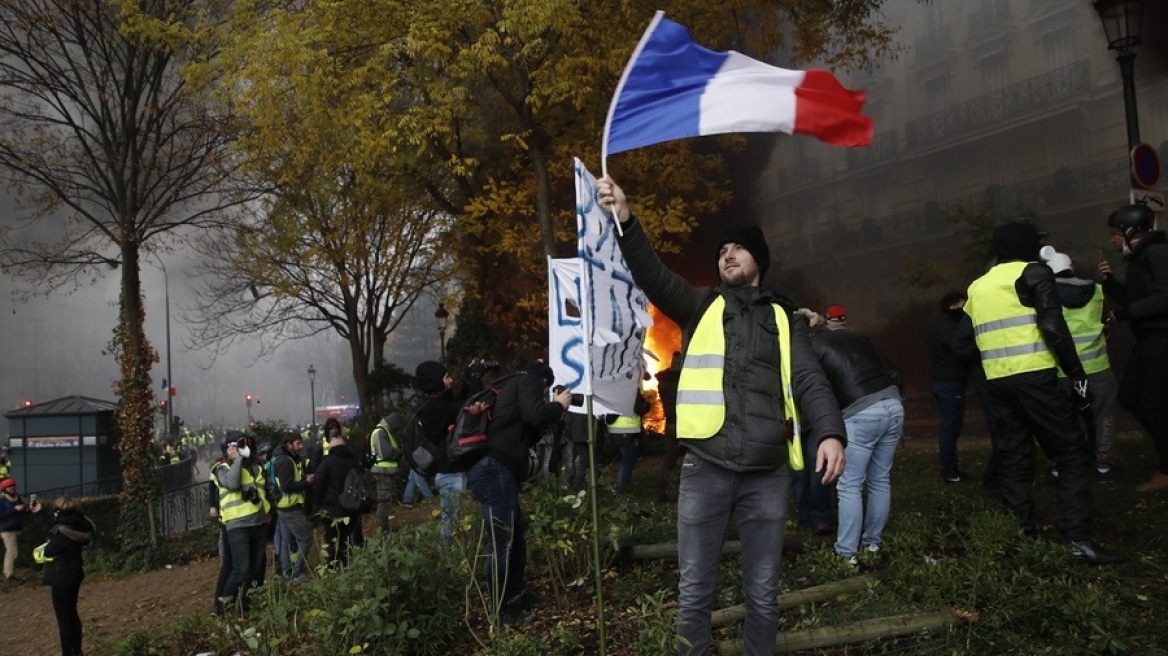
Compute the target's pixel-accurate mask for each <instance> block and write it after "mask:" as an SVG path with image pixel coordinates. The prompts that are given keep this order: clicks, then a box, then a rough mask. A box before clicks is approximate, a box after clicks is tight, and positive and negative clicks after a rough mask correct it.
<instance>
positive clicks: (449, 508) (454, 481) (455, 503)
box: [434, 472, 466, 540]
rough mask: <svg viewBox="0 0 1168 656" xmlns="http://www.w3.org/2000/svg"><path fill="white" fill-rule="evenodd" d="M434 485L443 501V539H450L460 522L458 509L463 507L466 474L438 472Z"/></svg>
mask: <svg viewBox="0 0 1168 656" xmlns="http://www.w3.org/2000/svg"><path fill="white" fill-rule="evenodd" d="M434 485H435V487H437V488H438V496H439V497H440V500H441V502H442V539H443V540H449V539H450V537H451V536H453V535H454V525H455V524H457V523H458V511H459V510H460V509H461V508H462V493H463V492H464V491H465V490H466V474H463V473H462V472H454V473H452V474H436V475H435V476H434Z"/></svg>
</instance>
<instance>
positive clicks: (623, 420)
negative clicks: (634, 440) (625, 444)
mask: <svg viewBox="0 0 1168 656" xmlns="http://www.w3.org/2000/svg"><path fill="white" fill-rule="evenodd" d="M608 432H609V433H640V432H641V418H640V417H626V416H624V415H621V416H619V417H617V418H616V421H614V422H612V423H611V424H609V425H608Z"/></svg>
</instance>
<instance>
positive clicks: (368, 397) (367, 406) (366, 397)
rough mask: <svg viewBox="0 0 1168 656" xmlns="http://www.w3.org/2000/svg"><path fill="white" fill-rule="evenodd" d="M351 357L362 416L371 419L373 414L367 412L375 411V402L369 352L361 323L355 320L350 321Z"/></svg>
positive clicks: (354, 382)
mask: <svg viewBox="0 0 1168 656" xmlns="http://www.w3.org/2000/svg"><path fill="white" fill-rule="evenodd" d="M349 323H350V325H349V358H350V360H351V361H352V363H353V384H354V385H356V386H357V399H358V403H360V404H361V416H362V418H363V419H366V420H369V419H371V418H372V416H371V415H370V416H366V415H367V413H369V412H373V411H374V409H375V405H376V404H375V403H374V401H373V398H372V394H371V391H370V389H369V353H368V349H367V348H366V344H367V341H366V336H365V335H364V334H363V333H362V332H361V327H360V324H358V322H357V321H355V320H353V321H350V322H349Z"/></svg>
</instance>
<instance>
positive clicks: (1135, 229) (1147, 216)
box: [1107, 203, 1156, 241]
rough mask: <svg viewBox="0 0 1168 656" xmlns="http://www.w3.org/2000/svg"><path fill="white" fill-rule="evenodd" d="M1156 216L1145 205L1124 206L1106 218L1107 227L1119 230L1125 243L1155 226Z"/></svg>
mask: <svg viewBox="0 0 1168 656" xmlns="http://www.w3.org/2000/svg"><path fill="white" fill-rule="evenodd" d="M1155 222H1156V216H1155V214H1153V213H1152V210H1151V208H1149V207H1148V206H1147V205H1140V204H1138V203H1137V204H1135V205H1124V206H1123V207H1121V208H1119V209H1117V210H1115V211H1114V212H1112V213H1111V216H1109V217H1107V227H1109V228H1111V229H1113V230H1119V231H1120V232H1122V233H1123V238H1124V240H1126V241H1131V238H1132V237H1133V236H1135V235H1138V234H1141V233H1144V232H1147V231H1149V230H1151V229H1152V227H1153V226H1154V225H1155Z"/></svg>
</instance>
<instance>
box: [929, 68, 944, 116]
mask: <svg viewBox="0 0 1168 656" xmlns="http://www.w3.org/2000/svg"><path fill="white" fill-rule="evenodd" d="M925 101H926V103H927V105H928V108H929V111H930V112H939V111H941V110H942V109H946V108H948V107H949V104H950V103H949V76H948V75H941V76H938V77H934V78H932V79H929V80H925Z"/></svg>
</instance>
